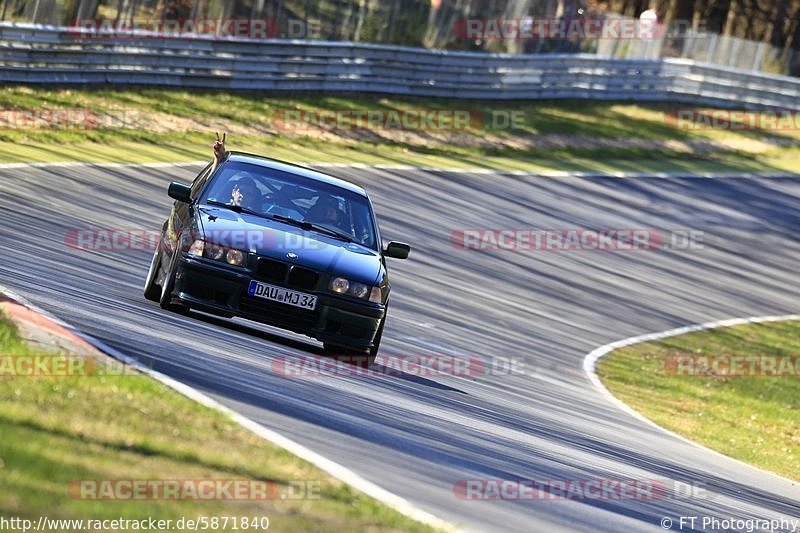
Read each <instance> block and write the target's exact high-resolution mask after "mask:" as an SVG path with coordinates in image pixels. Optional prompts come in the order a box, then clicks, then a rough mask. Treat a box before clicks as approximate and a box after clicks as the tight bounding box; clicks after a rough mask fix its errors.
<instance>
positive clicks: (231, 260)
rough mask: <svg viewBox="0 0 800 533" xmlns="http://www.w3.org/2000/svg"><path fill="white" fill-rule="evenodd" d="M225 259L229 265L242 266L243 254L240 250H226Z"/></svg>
mask: <svg viewBox="0 0 800 533" xmlns="http://www.w3.org/2000/svg"><path fill="white" fill-rule="evenodd" d="M225 261H227V262H228V264H229V265H233V266H242V264H243V263H244V254H243V253H242V252H241V251H240V250H228V253H227V254H225Z"/></svg>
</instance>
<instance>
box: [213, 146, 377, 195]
mask: <svg viewBox="0 0 800 533" xmlns="http://www.w3.org/2000/svg"><path fill="white" fill-rule="evenodd" d="M226 161H231V162H239V163H249V164H251V165H258V166H261V167H265V168H271V169H275V170H280V171H282V172H288V173H290V174H297V175H299V176H302V177H304V178H308V179H312V180H317V181H321V182H324V183H326V184H328V185H334V186H336V187H341V188H342V189H347V190H348V191H352V192H354V193H357V194H360V195H362V196H366V195H367V192H366V191H365V190H364V188H363V187H360V186H358V185H356V184H355V183H351V182H349V181H346V180H343V179H340V178H335V177H333V176H331V175H329V174H325V173H323V172H318V171H316V170H312V169H310V168H306V167H302V166H300V165H295V164H292V163H289V162H287V161H280V160H278V159H272V158H271V157H264V156H260V155H255V154H248V153H245V152H228V158H227V159H226Z"/></svg>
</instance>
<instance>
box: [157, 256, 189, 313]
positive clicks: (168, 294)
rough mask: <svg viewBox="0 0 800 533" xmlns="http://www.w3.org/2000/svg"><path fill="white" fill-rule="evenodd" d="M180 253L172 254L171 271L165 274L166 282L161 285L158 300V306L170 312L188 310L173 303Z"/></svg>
mask: <svg viewBox="0 0 800 533" xmlns="http://www.w3.org/2000/svg"><path fill="white" fill-rule="evenodd" d="M179 254H180V252H179V251H178V250H175V252H174V253H173V254H172V260H171V261H170V262H169V270H168V271H167V272H166V273H165V274H164V281H163V283H162V284H161V295H160V297H159V299H158V304H159V305H160V306H161V309H166V310H168V311H183V310H185V309H186V308H185V307H184V306H182V305H179V304H174V303H172V291H173V290H175V276H176V274H177V272H178V261H180V259H179V257H178V256H179Z"/></svg>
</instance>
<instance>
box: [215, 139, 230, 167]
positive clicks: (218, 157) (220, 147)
mask: <svg viewBox="0 0 800 533" xmlns="http://www.w3.org/2000/svg"><path fill="white" fill-rule="evenodd" d="M227 135H228V134H227V133H223V134H222V138H220V136H219V132H217V140H216V142H214V146H213V150H214V168H216V167H217V165H219V164H220V162H221V161H222V160H223V159H225V155H226V154H227V153H228V152H227V150H226V149H225V138H226V137H227Z"/></svg>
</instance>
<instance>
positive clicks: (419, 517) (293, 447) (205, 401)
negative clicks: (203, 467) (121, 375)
mask: <svg viewBox="0 0 800 533" xmlns="http://www.w3.org/2000/svg"><path fill="white" fill-rule="evenodd" d="M0 295H5V296H6V297H7V298H8V299H10V300H12V301H14V302H16V303H17V304H18V305H21V306H23V307H25V308H27V309H28V310H29V311H31V312H33V313H35V314H37V315H40V317H41V319H43V320H45V321H48V322H50V323H51V324H52V325H53V326H52V327H51V328H49V329H51V330H53V331H59V332H64V333H65V334H66V335H68V336H69V337H70V338H76V339H77V340H78V341H80V342H83V343H87V344H88V345H90V346H91V347H92V348H94V349H96V350H98V351H100V352H102V353H103V354H105V355H107V356H109V357H112V358H114V359H116V360H118V361H121V362H122V363H124V364H126V365H128V366H131V367H132V368H134V369H136V370H137V371H139V372H141V373H142V374H145V375H147V376H149V377H151V378H153V379H155V380H156V381H159V382H160V383H162V384H163V385H166V386H167V387H169V388H171V389H172V390H174V391H176V392H178V393H179V394H182V395H183V396H185V397H187V398H189V399H190V400H192V401H194V402H196V403H199V404H200V405H202V406H204V407H207V408H209V409H213V410H214V411H217V412H220V413H222V414H224V415H226V416H228V417H230V418H231V419H232V420H233V421H234V422H235V423H237V424H238V425H239V426H241V427H242V428H244V429H246V430H248V431H250V432H251V433H253V434H254V435H256V436H257V437H259V438H262V439H264V440H266V441H268V442H270V443H272V444H274V445H276V446H279V447H281V448H283V449H285V450H287V451H288V452H290V453H292V454H294V455H296V456H297V457H299V458H301V459H303V460H305V461H308V462H309V463H311V464H313V465H314V466H316V467H317V468H319V469H320V470H322V471H324V472H326V473H327V474H329V475H330V476H332V477H334V478H336V479H338V480H340V481H342V482H343V483H346V484H347V485H350V486H351V487H353V488H355V489H356V490H358V491H360V492H363V493H364V494H366V495H367V496H370V497H371V498H374V499H376V500H378V501H380V502H381V503H383V504H385V505H387V506H389V507H391V508H392V509H394V510H395V511H397V512H399V513H401V514H403V515H405V516H407V517H409V518H412V519H414V520H416V521H418V522H421V523H423V524H425V525H428V526H431V527H433V528H436V529H439V530H443V531H457V530H458V529H457V528H456V527H455V526H454V525H453V524H450V523H449V522H447V521H445V520H442V519H441V518H438V517H437V516H434V515H433V514H431V513H429V512H427V511H424V510H422V509H420V508H418V507H416V506H414V505H413V504H412V503H410V502H409V501H408V500H406V499H405V498H402V497H400V496H398V495H396V494H394V493H392V492H389V491H388V490H386V489H384V488H382V487H379V486H378V485H376V484H374V483H372V482H371V481H368V480H367V479H365V478H363V477H361V476H360V475H358V474H356V473H355V472H353V471H352V470H350V469H348V468H347V467H345V466H342V465H340V464H339V463H336V462H334V461H331V460H330V459H328V458H326V457H324V456H322V455H320V454H318V453H317V452H314V451H312V450H310V449H309V448H306V447H305V446H303V445H301V444H299V443H297V442H295V441H293V440H291V439H289V438H288V437H285V436H283V435H281V434H280V433H278V432H276V431H273V430H271V429H269V428H266V427H264V426H262V425H261V424H259V423H257V422H255V421H253V420H251V419H249V418H247V417H245V416H243V415H240V414H239V413H237V412H235V411H233V410H231V409H229V408H228V407H225V406H224V405H222V404H221V403H219V402H217V401H216V400H214V399H213V398H211V397H210V396H207V395H206V394H203V393H202V392H200V391H198V390H197V389H194V388H192V387H190V386H188V385H185V384H183V383H181V382H179V381H177V380H175V379H173V378H171V377H169V376H167V375H165V374H162V373H160V372H156V371H155V370H152V369H150V368H148V367H146V366H144V365H142V364H141V363H139V362H138V361H137V360H136V359H133V358H132V357H129V356H127V355H125V354H123V353H122V352H120V351H119V350H116V349H114V348H112V347H110V346H108V345H107V344H105V343H104V342H102V341H100V340H98V339H95V338H94V337H92V336H90V335H88V334H85V333H83V332H81V331H80V330H78V329H77V328H75V327H74V326H72V325H70V324H68V323H67V322H64V321H63V320H61V319H59V318H57V317H55V316H54V315H52V314H50V313H49V312H47V311H45V310H43V309H41V308H39V307H37V306H36V305H34V304H32V303H31V302H29V301H28V300H26V299H25V298H24V297H22V296H21V295H19V294H17V293H15V292H14V291H11V290H9V289H8V288H7V287H4V286H2V285H0Z"/></svg>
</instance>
